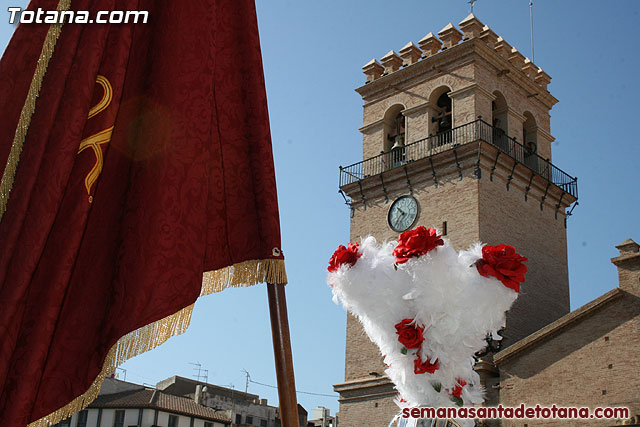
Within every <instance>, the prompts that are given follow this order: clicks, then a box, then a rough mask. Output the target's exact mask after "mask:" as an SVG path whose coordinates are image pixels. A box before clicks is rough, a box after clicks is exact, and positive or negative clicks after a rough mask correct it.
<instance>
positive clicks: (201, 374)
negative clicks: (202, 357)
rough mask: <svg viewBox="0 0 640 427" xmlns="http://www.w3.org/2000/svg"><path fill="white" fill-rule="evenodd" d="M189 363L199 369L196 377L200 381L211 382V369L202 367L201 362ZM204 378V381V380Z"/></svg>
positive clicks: (196, 369) (195, 369)
mask: <svg viewBox="0 0 640 427" xmlns="http://www.w3.org/2000/svg"><path fill="white" fill-rule="evenodd" d="M189 365H193V366H194V368H193V370H194V371H197V372H196V374H195V375H194V377H195V378H196V379H197V380H198V382H201V383H205V384H207V383H208V382H209V370H208V369H202V365H201V364H200V363H197V362H196V363H193V362H189ZM203 379H204V381H203Z"/></svg>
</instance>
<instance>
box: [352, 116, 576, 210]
mask: <svg viewBox="0 0 640 427" xmlns="http://www.w3.org/2000/svg"><path fill="white" fill-rule="evenodd" d="M478 141H484V142H486V143H488V144H491V145H493V146H494V147H496V148H498V149H499V150H500V152H501V153H504V154H506V155H508V156H509V157H511V158H512V159H514V160H516V161H517V162H518V163H521V164H523V165H525V166H526V167H528V168H529V169H531V171H532V172H534V173H535V174H537V175H539V176H541V177H543V178H545V179H546V180H548V181H550V182H551V183H553V184H555V185H557V186H558V187H560V188H561V189H562V190H563V191H565V192H566V193H569V194H571V195H572V196H574V197H576V198H577V197H578V180H577V178H574V177H572V176H571V175H569V174H567V173H565V172H564V171H563V170H562V169H560V168H558V167H556V166H554V165H553V164H552V163H551V162H550V161H548V160H547V159H543V158H542V157H540V156H539V155H538V154H536V153H535V152H533V151H532V150H530V149H529V148H527V147H525V146H524V145H522V144H520V143H519V142H517V141H516V140H515V138H510V137H509V136H508V135H507V134H506V133H505V132H504V131H503V130H502V129H499V128H494V127H493V126H491V125H490V124H488V123H487V122H485V121H483V120H481V119H478V120H476V121H474V122H471V123H467V124H465V125H462V126H458V127H455V128H453V129H451V130H448V131H446V132H442V133H439V134H437V135H432V136H429V137H428V138H425V139H421V140H419V141H416V142H413V143H411V144H408V145H405V146H404V147H399V148H396V149H393V150H391V151H389V152H386V153H381V154H379V155H377V156H375V157H371V158H369V159H366V160H364V161H362V162H358V163H354V164H352V165H349V166H345V167H342V166H340V187H342V186H343V185H347V184H351V183H353V182H356V181H359V180H362V179H365V178H368V177H370V176H375V175H378V174H380V173H382V172H385V171H388V170H390V169H393V168H397V167H400V166H403V165H406V164H409V163H411V162H415V161H417V160H420V159H424V158H428V157H430V156H433V155H436V154H438V153H441V152H444V151H447V150H451V149H453V148H455V147H459V146H461V145H465V144H470V143H473V142H478Z"/></svg>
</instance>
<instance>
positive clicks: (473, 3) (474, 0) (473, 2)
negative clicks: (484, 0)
mask: <svg viewBox="0 0 640 427" xmlns="http://www.w3.org/2000/svg"><path fill="white" fill-rule="evenodd" d="M476 1H478V0H469V1H468V2H467V3H469V4H470V5H471V13H473V6H475V4H476Z"/></svg>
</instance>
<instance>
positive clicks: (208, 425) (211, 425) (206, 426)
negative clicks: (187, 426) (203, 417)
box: [204, 421, 213, 427]
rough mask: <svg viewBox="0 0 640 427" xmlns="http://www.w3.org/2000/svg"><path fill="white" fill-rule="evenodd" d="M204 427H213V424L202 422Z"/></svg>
mask: <svg viewBox="0 0 640 427" xmlns="http://www.w3.org/2000/svg"><path fill="white" fill-rule="evenodd" d="M204 427H213V423H210V422H207V421H205V422H204Z"/></svg>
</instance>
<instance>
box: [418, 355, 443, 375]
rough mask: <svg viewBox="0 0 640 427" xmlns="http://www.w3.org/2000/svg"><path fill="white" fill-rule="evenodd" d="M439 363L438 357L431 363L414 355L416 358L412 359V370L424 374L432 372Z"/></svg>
mask: <svg viewBox="0 0 640 427" xmlns="http://www.w3.org/2000/svg"><path fill="white" fill-rule="evenodd" d="M439 367H440V364H439V363H438V359H436V361H435V362H434V363H431V361H430V360H429V359H427V361H426V362H422V360H421V358H420V356H419V355H418V357H416V360H414V361H413V372H414V373H415V374H424V373H427V372H428V373H430V374H433V373H434V372H435V371H436V370H437V369H438V368H439Z"/></svg>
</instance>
